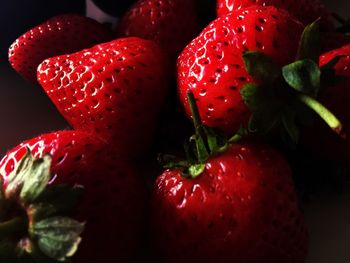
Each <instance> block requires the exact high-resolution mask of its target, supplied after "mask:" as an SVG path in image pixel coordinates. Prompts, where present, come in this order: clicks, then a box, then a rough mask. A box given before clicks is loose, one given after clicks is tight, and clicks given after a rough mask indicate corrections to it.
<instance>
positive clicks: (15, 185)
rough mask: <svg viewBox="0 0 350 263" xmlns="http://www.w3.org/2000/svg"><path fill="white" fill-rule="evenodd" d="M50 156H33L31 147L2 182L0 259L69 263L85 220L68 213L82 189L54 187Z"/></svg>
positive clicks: (16, 262) (76, 187) (78, 187)
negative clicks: (77, 219)
mask: <svg viewBox="0 0 350 263" xmlns="http://www.w3.org/2000/svg"><path fill="white" fill-rule="evenodd" d="M51 162H52V158H51V156H50V155H48V154H47V155H44V156H43V157H42V158H38V159H35V158H34V156H33V155H32V154H31V152H30V151H29V149H28V150H27V153H26V155H25V156H24V157H23V158H22V160H21V161H20V162H19V164H18V166H17V167H16V168H15V169H14V171H13V172H12V173H11V174H10V175H9V176H8V178H6V180H5V181H3V180H1V181H0V189H1V190H0V207H1V210H0V211H1V212H0V262H11V263H12V262H14V263H21V262H33V263H46V262H50V263H51V262H52V263H54V262H71V261H70V259H71V257H72V256H73V255H74V254H75V252H76V251H77V249H78V245H79V243H80V241H81V237H80V235H81V234H82V232H83V230H84V223H80V222H78V221H76V220H74V219H72V218H70V217H68V214H69V213H70V212H71V210H72V209H73V208H74V207H75V206H76V205H77V203H78V200H79V198H80V195H81V193H82V187H80V186H75V187H70V186H65V185H57V186H50V180H51V174H50V167H51Z"/></svg>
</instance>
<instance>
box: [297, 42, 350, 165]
mask: <svg viewBox="0 0 350 263" xmlns="http://www.w3.org/2000/svg"><path fill="white" fill-rule="evenodd" d="M336 56H343V57H342V58H341V59H340V60H339V62H338V63H337V64H336V65H335V73H336V75H337V76H341V77H344V80H342V81H340V82H339V83H338V84H336V85H333V86H331V87H327V88H325V89H324V90H323V91H322V92H321V93H320V95H319V100H320V102H321V103H322V104H323V105H325V106H326V107H327V108H328V109H329V110H331V111H332V112H333V113H334V114H335V115H336V116H337V117H338V118H339V120H340V121H341V122H342V124H343V132H344V134H345V138H341V137H339V136H338V135H336V134H335V133H334V132H333V131H331V130H330V129H329V127H328V126H326V125H325V124H324V123H323V122H322V121H321V120H320V119H319V118H318V117H317V116H315V121H314V123H313V125H312V126H310V127H308V128H307V129H305V131H304V136H303V137H302V141H301V143H302V145H304V146H305V147H306V148H307V149H308V150H310V151H311V152H312V153H314V154H315V156H317V157H321V158H325V159H328V160H333V161H336V162H341V163H342V164H345V165H346V166H347V167H350V166H349V163H350V152H349V149H350V137H349V135H350V116H349V112H350V104H349V101H350V95H349V94H350V93H349V87H350V45H345V46H343V47H340V48H338V49H334V50H332V51H329V52H327V53H324V54H323V55H321V56H320V66H321V67H322V66H324V65H326V64H327V63H328V62H329V61H331V60H332V59H333V58H335V57H336ZM315 131H317V132H315ZM320 142H322V143H320Z"/></svg>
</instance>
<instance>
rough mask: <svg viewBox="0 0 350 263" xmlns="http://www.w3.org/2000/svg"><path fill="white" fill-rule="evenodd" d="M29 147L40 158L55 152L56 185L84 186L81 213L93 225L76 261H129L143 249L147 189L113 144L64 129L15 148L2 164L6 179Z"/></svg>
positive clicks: (1, 169) (0, 164)
mask: <svg viewBox="0 0 350 263" xmlns="http://www.w3.org/2000/svg"><path fill="white" fill-rule="evenodd" d="M27 147H28V148H29V149H31V151H32V152H33V154H34V155H35V157H42V156H43V155H44V154H45V153H50V154H51V155H52V158H53V163H52V167H51V172H52V176H53V179H52V183H51V184H69V185H82V186H83V187H84V194H83V197H82V200H81V202H80V203H79V207H78V210H77V211H76V215H75V216H76V218H77V219H79V220H81V221H86V222H87V223H86V230H85V232H84V234H83V241H82V243H81V245H80V248H79V252H78V254H77V255H76V257H75V262H77V263H83V262H84V263H96V262H99V260H100V259H101V257H105V256H108V257H113V258H116V259H117V260H119V261H118V262H129V260H130V257H131V256H132V255H133V252H134V251H135V250H136V249H138V245H139V242H140V235H141V233H142V228H144V225H143V223H144V221H143V218H144V211H145V210H144V209H145V206H144V188H143V185H142V184H141V182H140V181H139V178H138V176H137V173H136V171H135V170H134V169H133V168H132V166H131V165H130V164H129V163H128V162H127V161H126V160H123V158H122V157H118V156H113V155H110V154H109V150H108V144H107V143H106V142H105V141H103V140H100V139H99V138H97V137H95V136H93V135H91V134H90V133H86V132H82V131H60V132H55V133H50V134H44V135H41V136H39V137H36V138H33V139H30V140H28V141H26V142H23V143H21V144H20V145H18V146H17V147H15V148H13V149H12V150H10V151H9V152H8V153H7V155H6V156H5V157H4V158H3V159H2V160H1V162H0V171H1V174H2V176H3V177H4V178H5V183H6V177H7V176H8V174H9V173H10V172H11V171H12V170H13V169H14V166H15V165H16V164H18V162H19V160H20V159H21V158H22V157H23V156H24V154H25V153H26V148H27ZM92 247H93V248H94V249H91V248H92Z"/></svg>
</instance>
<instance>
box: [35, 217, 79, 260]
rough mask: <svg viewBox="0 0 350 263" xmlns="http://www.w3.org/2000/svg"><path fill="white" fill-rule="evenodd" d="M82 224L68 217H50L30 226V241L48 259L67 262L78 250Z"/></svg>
mask: <svg viewBox="0 0 350 263" xmlns="http://www.w3.org/2000/svg"><path fill="white" fill-rule="evenodd" d="M83 231H84V223H80V222H78V221H76V220H73V219H70V218H68V217H52V218H48V219H44V220H42V221H39V222H37V223H35V224H33V225H32V227H31V228H30V230H29V233H30V236H31V238H32V240H34V242H35V243H36V244H37V245H38V247H39V248H40V250H41V251H42V252H43V253H44V254H45V255H46V256H48V257H49V258H52V259H55V260H57V261H63V262H64V261H67V259H69V258H70V257H72V256H73V255H74V254H75V252H76V251H77V249H78V246H79V243H80V241H81V237H80V235H81V234H82V232H83Z"/></svg>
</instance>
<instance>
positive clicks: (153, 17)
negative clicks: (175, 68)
mask: <svg viewBox="0 0 350 263" xmlns="http://www.w3.org/2000/svg"><path fill="white" fill-rule="evenodd" d="M197 32H198V26H197V13H196V1H195V0H162V1H159V0H151V1H149V0H139V1H138V2H136V3H135V4H134V5H133V6H132V7H131V8H130V9H129V11H128V12H127V13H126V14H125V15H124V16H123V17H122V18H121V21H120V24H119V26H118V29H117V35H118V36H120V37H125V36H137V37H141V38H146V39H151V40H154V41H155V42H156V43H158V44H159V45H160V46H161V47H163V48H164V50H166V51H167V53H168V54H169V55H170V56H171V57H172V58H174V59H176V57H177V55H178V54H179V53H180V52H181V50H182V49H183V48H184V47H185V46H186V45H187V44H188V43H189V42H190V41H191V40H192V39H193V38H194V37H195V35H196V34H197Z"/></svg>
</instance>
